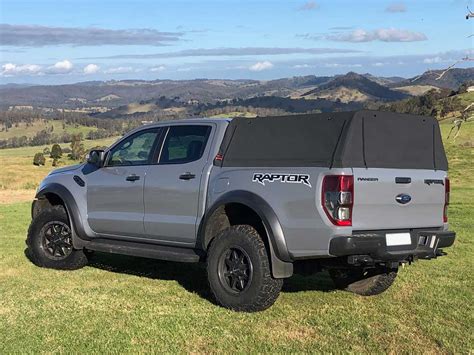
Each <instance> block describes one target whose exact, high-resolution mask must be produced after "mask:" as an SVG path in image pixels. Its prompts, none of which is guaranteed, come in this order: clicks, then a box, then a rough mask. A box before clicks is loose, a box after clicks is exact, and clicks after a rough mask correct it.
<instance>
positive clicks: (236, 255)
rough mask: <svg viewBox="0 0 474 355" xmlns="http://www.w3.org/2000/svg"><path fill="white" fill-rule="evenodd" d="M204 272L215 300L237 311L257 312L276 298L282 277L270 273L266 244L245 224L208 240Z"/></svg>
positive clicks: (226, 230) (281, 283) (228, 229)
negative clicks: (276, 277)
mask: <svg viewBox="0 0 474 355" xmlns="http://www.w3.org/2000/svg"><path fill="white" fill-rule="evenodd" d="M207 275H208V280H209V285H210V288H211V291H212V293H213V295H214V298H215V299H216V301H217V302H218V303H219V304H220V305H222V306H223V307H226V308H230V309H233V310H236V311H244V312H258V311H263V310H264V309H267V308H268V307H270V306H271V305H272V304H273V303H274V302H275V301H276V299H277V298H278V295H279V293H280V290H281V287H282V285H283V280H281V279H275V278H273V277H272V274H271V269H270V261H269V256H268V253H267V250H266V248H265V244H264V242H263V240H262V238H261V237H260V235H259V234H258V232H257V231H256V230H255V229H254V228H253V227H251V226H248V225H237V226H232V227H229V228H227V229H225V230H223V231H222V232H221V233H220V234H219V235H218V236H216V237H215V239H214V240H213V241H212V242H211V246H210V248H209V252H208V257H207Z"/></svg>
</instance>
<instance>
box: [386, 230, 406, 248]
mask: <svg viewBox="0 0 474 355" xmlns="http://www.w3.org/2000/svg"><path fill="white" fill-rule="evenodd" d="M385 241H386V243H387V246H388V247H390V246H395V245H408V244H411V236H410V233H387V234H385Z"/></svg>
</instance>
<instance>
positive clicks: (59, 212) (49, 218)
mask: <svg viewBox="0 0 474 355" xmlns="http://www.w3.org/2000/svg"><path fill="white" fill-rule="evenodd" d="M51 222H58V223H62V224H64V225H66V226H68V227H69V228H71V227H70V224H69V219H68V217H67V213H66V211H65V209H64V207H63V206H51V207H47V208H45V209H44V210H42V211H41V212H40V213H39V214H38V215H37V216H36V217H35V218H34V219H33V221H32V222H31V224H30V227H29V229H28V236H27V238H26V245H27V250H26V253H27V256H28V258H29V259H30V260H31V262H32V263H33V264H35V265H37V266H41V267H46V268H51V269H59V270H76V269H80V268H82V267H84V266H85V265H86V264H87V256H86V255H85V254H84V252H83V251H82V250H76V249H72V251H70V254H68V255H67V256H66V257H65V258H63V259H59V260H55V259H54V258H51V257H50V256H49V257H48V251H47V250H45V246H44V243H43V234H42V229H43V227H44V226H46V225H47V224H48V223H51Z"/></svg>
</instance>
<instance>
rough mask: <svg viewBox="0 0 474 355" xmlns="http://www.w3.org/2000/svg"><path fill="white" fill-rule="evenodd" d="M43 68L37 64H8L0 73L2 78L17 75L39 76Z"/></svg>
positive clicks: (4, 65) (3, 66)
mask: <svg viewBox="0 0 474 355" xmlns="http://www.w3.org/2000/svg"><path fill="white" fill-rule="evenodd" d="M41 69H42V68H41V66H39V65H36V64H23V65H18V64H13V63H6V64H3V65H2V70H1V71H0V75H1V76H15V75H38V74H41Z"/></svg>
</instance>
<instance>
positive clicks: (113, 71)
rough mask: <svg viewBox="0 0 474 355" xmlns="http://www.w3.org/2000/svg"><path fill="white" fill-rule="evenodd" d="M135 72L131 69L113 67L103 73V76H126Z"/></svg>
mask: <svg viewBox="0 0 474 355" xmlns="http://www.w3.org/2000/svg"><path fill="white" fill-rule="evenodd" d="M133 72H136V70H134V69H133V68H132V67H114V68H109V69H107V70H105V71H104V73H105V74H127V73H133Z"/></svg>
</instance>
